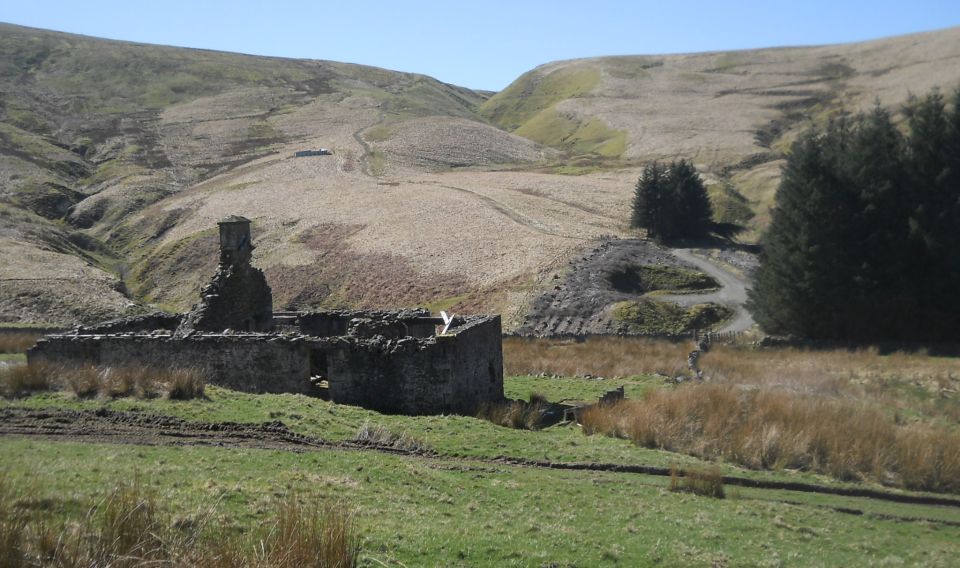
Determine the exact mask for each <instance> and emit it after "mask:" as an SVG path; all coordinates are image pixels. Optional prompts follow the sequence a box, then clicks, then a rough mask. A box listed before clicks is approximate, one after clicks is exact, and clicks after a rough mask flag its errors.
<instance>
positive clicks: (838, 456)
mask: <svg viewBox="0 0 960 568" xmlns="http://www.w3.org/2000/svg"><path fill="white" fill-rule="evenodd" d="M581 423H582V424H583V429H584V432H585V433H587V434H592V433H602V434H607V435H611V436H618V437H623V438H628V439H630V440H632V441H633V442H634V443H636V444H638V445H640V446H643V447H647V448H659V449H664V450H668V451H675V452H682V453H686V454H690V455H694V456H698V457H701V458H704V459H710V460H726V461H729V462H733V463H737V464H740V465H743V466H746V467H749V468H753V469H782V468H791V469H802V470H808V471H816V472H820V473H825V474H829V475H832V476H833V477H835V478H837V479H841V480H859V479H871V480H874V481H878V482H881V483H885V484H889V485H896V486H902V487H906V488H908V489H916V490H927V491H938V492H952V493H960V432H958V431H956V430H955V429H950V428H947V427H935V426H932V425H928V424H913V425H909V426H902V425H898V424H897V420H896V417H895V416H891V415H889V414H888V413H886V412H884V410H883V409H882V408H881V407H880V406H878V405H876V404H874V403H870V402H865V401H856V400H846V399H834V398H828V397H824V396H815V395H809V394H802V393H795V392H789V391H784V390H773V389H769V388H743V387H741V386H737V385H731V384H717V383H713V384H711V383H705V384H691V385H684V386H682V387H680V388H677V389H673V390H667V389H661V390H653V391H650V392H648V393H647V394H646V395H645V396H644V397H643V398H642V399H639V400H627V401H623V402H621V403H619V404H616V405H613V406H609V407H599V406H597V407H593V408H591V409H589V410H587V411H586V412H584V413H583V414H582V416H581Z"/></svg>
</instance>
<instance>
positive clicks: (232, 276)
mask: <svg viewBox="0 0 960 568" xmlns="http://www.w3.org/2000/svg"><path fill="white" fill-rule="evenodd" d="M272 327H273V295H272V293H271V291H270V286H268V285H267V278H266V277H265V276H264V275H263V272H262V271H261V270H260V269H258V268H254V267H253V266H251V265H250V264H242V263H241V264H230V265H220V267H219V268H217V272H216V274H215V275H214V276H213V279H212V280H211V281H210V283H209V284H207V285H206V286H205V287H204V288H203V290H202V291H201V292H200V303H198V304H196V305H195V306H193V308H191V309H190V312H189V313H188V314H187V315H186V317H185V318H184V320H183V323H182V324H181V325H180V328H179V329H178V330H177V335H180V336H183V335H186V334H187V333H189V332H191V331H212V332H217V331H223V330H225V329H232V330H235V331H268V330H270V329H271V328H272Z"/></svg>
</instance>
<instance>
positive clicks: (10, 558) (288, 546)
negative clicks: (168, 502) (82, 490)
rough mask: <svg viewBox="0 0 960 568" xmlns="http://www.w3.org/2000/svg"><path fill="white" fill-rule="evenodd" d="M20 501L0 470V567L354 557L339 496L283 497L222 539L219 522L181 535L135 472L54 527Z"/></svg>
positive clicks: (314, 563)
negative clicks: (258, 522) (252, 527)
mask: <svg viewBox="0 0 960 568" xmlns="http://www.w3.org/2000/svg"><path fill="white" fill-rule="evenodd" d="M21 499H22V496H21V495H19V494H18V492H17V491H16V490H15V488H13V487H12V485H11V484H10V483H9V480H8V478H6V477H5V476H2V475H0V566H4V567H7V566H10V567H19V566H116V567H127V566H131V567H132V566H200V567H211V568H214V567H217V568H219V567H236V568H294V567H317V568H320V567H323V568H353V567H355V566H356V565H357V563H358V559H359V553H360V538H359V533H358V531H357V529H356V525H355V523H354V516H353V512H352V510H351V509H350V508H349V507H347V506H345V505H344V504H343V503H341V502H326V503H316V502H304V500H303V499H301V498H300V497H298V496H297V495H295V494H294V495H288V496H286V497H285V498H282V499H278V500H277V501H276V503H275V506H274V510H273V513H272V515H271V518H270V519H267V520H266V522H265V523H264V525H263V528H262V529H261V530H257V531H253V532H251V533H247V534H246V535H243V536H242V537H234V538H224V537H223V535H224V530H223V528H221V527H217V526H212V525H208V524H191V525H190V528H189V529H187V530H188V534H184V532H183V531H184V529H183V527H178V526H174V525H175V524H174V523H171V522H170V519H169V518H168V516H167V515H166V514H165V512H164V511H162V510H161V509H160V508H158V507H157V501H156V499H155V496H154V495H153V494H152V493H151V492H150V491H148V490H147V489H145V488H144V486H143V485H142V484H141V483H140V482H139V480H138V478H136V477H135V478H134V481H133V482H132V483H121V484H120V485H118V486H117V487H115V488H114V489H113V491H111V492H110V493H109V495H107V496H106V498H105V499H104V500H103V501H102V502H101V503H100V504H99V505H98V506H96V507H94V508H93V509H91V510H90V512H89V513H87V514H86V515H84V516H83V517H82V518H80V519H75V520H73V521H72V522H64V523H62V524H60V525H59V526H57V525H53V524H51V523H49V522H48V521H46V520H44V519H42V518H37V517H36V516H33V515H31V514H30V513H29V509H28V508H25V507H18V506H17V503H18V502H19V501H20V500H21ZM191 531H192V534H189V533H190V532H191Z"/></svg>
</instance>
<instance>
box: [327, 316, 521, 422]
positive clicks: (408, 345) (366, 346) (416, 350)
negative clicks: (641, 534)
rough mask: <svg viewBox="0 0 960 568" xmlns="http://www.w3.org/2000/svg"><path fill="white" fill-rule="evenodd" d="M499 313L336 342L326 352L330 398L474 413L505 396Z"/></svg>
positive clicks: (409, 410)
mask: <svg viewBox="0 0 960 568" xmlns="http://www.w3.org/2000/svg"><path fill="white" fill-rule="evenodd" d="M500 333H501V328H500V317H499V316H489V317H487V316H478V317H474V318H468V319H467V320H466V323H465V324H464V325H462V326H460V327H458V328H457V329H456V330H454V331H452V332H451V333H449V334H446V335H441V336H436V337H432V338H428V339H417V338H412V337H408V338H404V339H400V340H397V341H383V340H382V338H379V339H377V338H375V339H373V340H368V341H366V342H364V343H362V344H360V345H357V344H353V343H337V344H334V345H332V346H331V348H330V349H329V350H328V351H327V352H326V356H327V358H328V359H327V361H326V365H327V368H328V370H329V384H330V399H331V400H334V401H336V402H340V403H344V404H356V405H360V406H363V407H365V408H370V409H373V410H378V411H380V412H391V413H402V414H437V413H447V412H449V413H461V414H472V413H474V412H475V411H476V410H477V408H478V406H479V405H480V404H482V403H484V402H494V401H500V400H503V350H502V343H501V339H500Z"/></svg>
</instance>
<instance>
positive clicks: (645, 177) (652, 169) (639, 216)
mask: <svg viewBox="0 0 960 568" xmlns="http://www.w3.org/2000/svg"><path fill="white" fill-rule="evenodd" d="M711 217H712V210H711V206H710V199H709V197H708V196H707V189H706V187H705V186H704V184H703V181H702V180H701V179H700V175H699V174H698V173H697V170H696V168H695V167H694V166H693V164H691V163H690V162H688V161H686V160H680V161H675V162H671V163H670V164H669V165H667V166H664V165H662V164H660V163H659V162H653V163H650V164H647V165H646V166H645V167H644V168H643V172H642V173H641V175H640V179H639V180H637V185H636V187H635V188H634V194H633V213H632V216H631V226H633V227H636V228H642V229H646V230H647V235H648V236H649V237H650V238H652V239H656V240H662V239H669V238H675V237H692V236H702V235H705V234H706V233H707V232H708V231H709V230H710V227H711V226H712V219H711Z"/></svg>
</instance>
